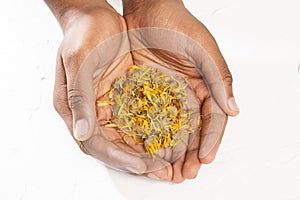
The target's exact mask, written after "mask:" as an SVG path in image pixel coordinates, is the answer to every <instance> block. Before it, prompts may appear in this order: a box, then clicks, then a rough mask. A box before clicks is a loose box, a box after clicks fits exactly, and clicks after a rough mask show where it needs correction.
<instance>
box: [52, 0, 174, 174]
mask: <svg viewBox="0 0 300 200" xmlns="http://www.w3.org/2000/svg"><path fill="white" fill-rule="evenodd" d="M65 16H67V18H68V20H66V21H67V23H61V24H62V25H63V31H64V39H63V41H62V43H61V46H60V48H59V51H58V56H57V66H56V80H55V89H54V106H55V108H56V110H57V112H58V113H59V114H60V115H61V117H62V118H63V120H64V121H65V123H66V125H67V127H68V129H69V131H70V133H71V134H72V136H73V137H74V139H75V141H76V142H77V143H78V145H79V147H80V148H81V149H82V151H84V152H85V153H87V154H90V155H91V156H93V157H95V158H96V159H98V160H100V161H102V162H104V163H105V164H107V165H108V166H111V167H113V168H116V169H120V170H123V171H127V172H131V173H134V174H143V173H145V172H146V171H149V170H152V169H151V168H153V167H155V165H156V164H157V165H159V166H160V165H167V163H166V162H164V161H160V160H159V159H158V160H157V161H156V162H153V161H152V159H149V158H143V157H140V156H139V154H134V153H135V150H134V148H131V147H130V146H129V145H126V144H125V143H124V142H123V141H122V137H121V135H120V134H119V133H118V132H117V131H116V130H115V129H112V128H106V127H103V126H101V125H103V124H101V123H102V122H103V121H105V120H108V118H109V115H110V113H109V112H106V111H105V110H103V109H102V110H101V109H100V108H98V107H96V101H97V100H98V99H101V98H105V94H106V93H107V91H109V90H110V87H111V84H112V82H113V81H114V80H115V79H116V78H117V77H119V76H120V75H122V74H124V73H126V71H127V69H128V67H130V66H131V65H132V58H131V54H130V51H129V48H130V45H129V42H128V38H127V33H126V23H125V21H124V19H123V17H121V16H120V15H119V14H118V13H117V12H116V11H115V10H114V9H113V8H112V7H111V6H109V4H108V3H106V2H105V1H101V3H99V2H97V4H96V5H93V4H91V5H83V6H82V8H79V9H76V10H75V11H74V10H71V11H70V12H69V13H66V14H65ZM165 173H169V172H165Z"/></svg>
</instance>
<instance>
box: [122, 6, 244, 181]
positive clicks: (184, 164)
mask: <svg viewBox="0 0 300 200" xmlns="http://www.w3.org/2000/svg"><path fill="white" fill-rule="evenodd" d="M123 3H124V17H125V20H126V23H127V26H128V30H132V29H139V28H145V27H159V28H164V29H169V30H173V31H176V32H180V33H183V34H184V35H186V36H187V37H189V38H191V39H192V40H194V42H195V43H197V44H198V45H199V46H201V47H202V49H203V51H204V52H205V55H206V56H197V55H194V54H190V55H187V56H191V57H192V58H193V59H192V60H194V61H196V62H192V60H191V59H190V60H189V59H187V57H182V56H180V55H178V54H174V53H171V52H169V51H164V50H161V49H141V50H136V51H133V52H132V55H133V61H134V63H136V64H143V63H149V62H151V63H157V64H160V65H164V66H168V68H170V69H172V70H174V71H177V72H178V73H179V74H181V76H183V77H185V78H186V79H187V80H188V82H189V84H190V85H191V87H192V89H193V90H194V92H195V93H196V95H197V97H198V102H199V104H200V107H201V115H202V119H203V129H202V131H201V140H200V138H199V137H200V135H199V134H197V135H196V138H195V139H194V140H193V141H192V142H191V143H190V144H189V146H188V149H187V151H186V153H185V154H183V155H182V156H181V157H180V158H179V159H178V160H177V161H175V162H174V163H173V164H172V169H173V176H172V177H167V178H168V179H167V180H172V181H173V182H176V183H179V182H182V181H183V180H184V179H192V178H195V177H196V175H197V173H198V170H199V168H200V166H201V164H202V163H205V164H206V163H210V162H212V161H213V160H214V158H215V156H216V152H217V150H218V147H219V145H220V143H221V139H222V136H223V133H224V129H225V125H226V122H227V115H231V116H234V115H236V114H238V112H239V111H238V109H235V110H231V109H230V108H229V106H228V105H227V104H226V103H224V102H226V100H227V99H230V98H231V97H233V94H232V77H231V74H230V72H229V69H228V67H227V65H226V62H225V60H224V58H223V56H222V55H221V53H220V50H219V48H218V46H217V44H216V42H215V40H214V38H213V37H212V35H211V34H210V33H209V31H208V30H207V29H206V28H205V26H204V25H203V24H202V23H201V22H199V21H198V20H197V19H196V18H195V17H193V16H192V15H191V13H189V12H188V10H187V9H186V8H185V7H184V5H183V3H182V2H181V1H177V0H164V1H160V0H156V1H142V0H140V1H126V0H125V1H124V2H123ZM154 16H155V17H154ZM128 34H129V39H130V43H131V45H132V46H135V45H139V44H136V43H139V42H140V41H139V39H137V38H143V43H146V44H147V46H155V47H156V48H160V47H162V48H163V46H164V45H163V44H162V43H164V41H163V40H162V41H160V44H159V45H157V43H159V42H157V40H159V37H156V36H153V35H160V34H159V33H157V34H155V33H153V31H152V32H151V34H147V31H145V32H143V31H141V33H140V34H135V33H134V34H131V33H130V31H129V33H128ZM136 35H138V37H136ZM146 35H147V36H148V37H145V36H146ZM149 35H151V36H149ZM170 35H171V34H170ZM143 36H144V37H143ZM166 38H167V37H166ZM177 39H178V37H177ZM168 42H172V41H167V42H166V43H168ZM174 42H177V43H180V42H178V41H174ZM179 48H180V47H177V46H176V45H175V46H174V47H173V49H179ZM194 50H195V51H193V49H192V50H191V51H190V52H196V49H194ZM198 52H199V51H198ZM188 53H189V52H188ZM188 53H187V54H188ZM199 53H200V52H199ZM208 61H210V62H211V63H212V64H211V65H210V66H209V67H211V68H215V69H216V70H217V73H219V75H220V79H219V80H216V77H209V73H207V74H205V70H203V71H202V75H203V76H201V75H200V74H199V73H197V70H196V68H197V64H198V63H202V64H203V65H205V64H204V63H206V62H208ZM217 73H214V74H217ZM206 75H207V76H206ZM205 79H206V80H205ZM212 80H214V81H212ZM215 81H219V82H221V87H216V88H213V87H212V84H211V85H210V83H213V82H215ZM207 83H208V84H207ZM208 87H210V90H211V92H210V91H209V88H208ZM222 92H224V94H225V99H222V98H218V95H219V94H220V93H222ZM213 95H214V96H213ZM214 98H215V99H217V100H219V102H216V101H215V100H214ZM220 99H221V101H220ZM211 124H214V128H212V127H211V126H212V125H211ZM216 127H217V128H216ZM212 135H214V136H213V137H212ZM216 135H217V137H216ZM207 149H209V151H208V152H205V154H201V152H204V151H207ZM154 175H156V176H157V177H158V178H162V177H160V175H161V174H160V173H159V172H158V173H154Z"/></svg>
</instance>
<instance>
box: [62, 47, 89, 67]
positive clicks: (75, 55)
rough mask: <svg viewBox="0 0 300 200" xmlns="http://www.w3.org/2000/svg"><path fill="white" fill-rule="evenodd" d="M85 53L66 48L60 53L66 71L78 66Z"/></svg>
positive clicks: (76, 49)
mask: <svg viewBox="0 0 300 200" xmlns="http://www.w3.org/2000/svg"><path fill="white" fill-rule="evenodd" d="M85 55H86V52H85V51H84V49H83V48H81V47H79V48H68V49H66V50H63V51H62V53H61V56H62V60H63V63H64V65H65V67H66V68H67V69H70V68H71V67H72V68H73V67H74V66H80V65H81V63H82V62H83V60H84V58H85Z"/></svg>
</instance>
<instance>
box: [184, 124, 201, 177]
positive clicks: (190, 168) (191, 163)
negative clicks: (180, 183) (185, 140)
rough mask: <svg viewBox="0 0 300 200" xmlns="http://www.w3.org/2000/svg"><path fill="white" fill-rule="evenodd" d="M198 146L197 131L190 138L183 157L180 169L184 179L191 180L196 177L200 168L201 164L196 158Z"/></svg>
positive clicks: (198, 135) (198, 136) (198, 134)
mask: <svg viewBox="0 0 300 200" xmlns="http://www.w3.org/2000/svg"><path fill="white" fill-rule="evenodd" d="M199 146H200V133H199V130H198V132H197V133H195V134H194V135H193V136H191V137H190V141H189V147H188V149H187V153H186V155H185V160H184V164H183V167H182V175H183V177H184V178H186V179H193V178H195V177H196V176H197V174H198V171H199V169H200V167H201V162H200V160H199V158H198V154H199Z"/></svg>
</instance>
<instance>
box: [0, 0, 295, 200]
mask: <svg viewBox="0 0 300 200" xmlns="http://www.w3.org/2000/svg"><path fill="white" fill-rule="evenodd" d="M110 2H112V3H113V5H115V7H116V9H117V10H118V11H119V12H121V4H120V1H119V0H111V1H110ZM185 3H186V6H187V7H188V8H189V9H190V11H191V12H192V13H193V14H194V15H195V16H196V17H197V18H198V19H199V20H201V21H202V22H203V23H204V24H205V25H206V26H207V27H208V28H209V29H210V31H211V32H212V33H213V35H214V36H215V37H216V39H217V41H218V43H219V45H220V48H221V50H222V52H223V54H224V56H225V58H226V60H227V62H228V65H229V66H230V69H231V72H232V74H233V77H234V90H235V96H236V99H237V101H238V103H239V106H240V109H241V113H240V115H239V116H238V117H236V118H231V119H230V120H229V122H228V125H227V128H226V133H225V136H224V139H223V142H222V145H221V147H220V150H219V152H218V156H217V158H216V160H215V161H214V162H213V163H212V164H210V165H206V166H203V167H202V168H201V169H200V171H199V174H198V177H197V178H196V179H195V180H192V181H185V182H184V183H182V184H179V185H175V184H170V183H164V182H157V181H153V180H148V179H145V178H139V177H133V176H129V175H125V174H121V173H118V172H114V171H111V170H108V169H106V168H105V167H104V166H102V165H101V164H99V163H97V162H96V161H95V160H94V159H92V158H90V157H88V156H86V155H84V154H83V153H82V152H81V151H80V150H79V148H78V147H77V146H76V144H75V143H74V142H73V140H72V138H71V136H70V135H69V133H68V131H67V129H66V127H65V125H64V124H63V122H62V120H61V119H60V118H59V116H58V115H57V114H56V113H55V111H54V109H53V107H52V92H53V83H54V68H55V57H56V50H57V48H58V46H59V44H60V41H61V40H62V37H63V36H62V33H61V31H60V28H59V26H58V24H57V22H56V21H55V18H54V17H53V16H52V14H51V12H50V11H49V10H48V8H47V7H46V5H45V4H44V2H43V1H38V0H26V1H24V0H15V1H3V2H1V7H0V15H1V17H0V25H1V32H0V36H1V37H0V58H1V59H0V64H1V67H0V92H1V97H0V136H1V137H0V140H1V142H0V159H1V160H0V199H3V200H41V199H43V200H48V199H49V200H53V199H55V200H81V199H82V200H83V199H84V200H85V199H89V200H96V199H97V200H98V199H121V200H122V199H145V200H147V199H158V200H159V199H188V198H197V199H205V200H213V199H214V200H219V199H222V200H237V199H244V200H247V199H249V200H250V199H251V200H252V199H272V200H297V199H300V170H299V169H300V123H299V122H300V73H299V72H298V66H299V63H300V2H299V0H285V1H283V0H189V1H187V0H186V1H185Z"/></svg>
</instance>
